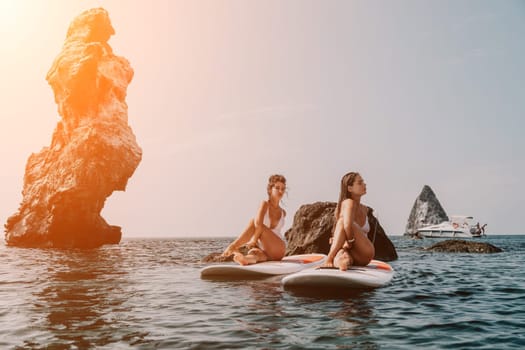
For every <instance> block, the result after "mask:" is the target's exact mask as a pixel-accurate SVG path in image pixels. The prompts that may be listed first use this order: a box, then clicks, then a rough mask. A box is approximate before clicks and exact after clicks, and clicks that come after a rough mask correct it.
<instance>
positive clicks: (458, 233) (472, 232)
mask: <svg viewBox="0 0 525 350" xmlns="http://www.w3.org/2000/svg"><path fill="white" fill-rule="evenodd" d="M472 219H473V217H472V216H459V215H457V216H451V217H450V221H444V222H442V223H440V224H437V225H430V226H425V227H421V228H419V229H418V230H417V231H416V236H421V237H434V238H440V237H443V238H456V237H457V238H471V237H481V236H484V235H485V234H484V233H483V232H482V230H481V228H480V227H479V223H478V224H476V225H472V224H471V220H472Z"/></svg>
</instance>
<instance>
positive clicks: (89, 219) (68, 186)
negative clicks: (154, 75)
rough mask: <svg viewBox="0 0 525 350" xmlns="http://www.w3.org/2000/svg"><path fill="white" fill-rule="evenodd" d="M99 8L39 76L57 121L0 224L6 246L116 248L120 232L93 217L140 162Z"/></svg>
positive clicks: (120, 61) (121, 68)
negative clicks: (9, 213)
mask: <svg viewBox="0 0 525 350" xmlns="http://www.w3.org/2000/svg"><path fill="white" fill-rule="evenodd" d="M113 34H114V29H113V27H112V26H111V23H110V20H109V16H108V13H107V12H106V10H104V9H102V8H96V9H91V10H88V11H85V12H83V13H82V14H80V15H79V16H78V17H77V18H75V19H74V20H73V22H72V23H71V25H70V27H69V30H68V32H67V36H66V40H65V43H64V46H63V48H62V51H61V52H60V53H59V55H58V56H57V58H56V59H55V61H54V63H53V65H52V67H51V69H50V70H49V72H48V74H47V81H48V83H49V84H50V85H51V87H52V89H53V92H54V94H55V101H56V103H57V105H58V112H59V114H60V115H61V117H62V118H61V120H60V121H59V122H58V124H57V126H56V129H55V131H54V133H53V137H52V140H51V145H50V146H49V147H44V148H43V149H42V150H41V151H40V152H39V153H36V154H32V155H31V156H30V157H29V159H28V161H27V165H26V169H25V177H24V189H23V192H22V194H23V199H22V203H21V204H20V207H19V209H18V212H17V213H15V214H14V215H12V216H11V217H10V218H9V219H8V220H7V223H6V224H5V231H6V234H5V239H6V243H7V244H8V245H11V246H25V247H82V248H84V247H98V246H100V245H103V244H106V243H118V242H119V241H120V238H121V228H120V227H118V226H111V225H109V224H108V223H106V221H105V220H104V219H103V218H102V217H101V216H100V212H101V210H102V208H103V207H104V203H105V200H106V198H107V197H108V196H110V195H111V193H112V192H113V191H124V190H125V189H126V185H127V181H128V179H129V178H130V177H131V176H132V175H133V173H134V171H135V169H136V168H137V166H138V164H139V163H140V160H141V158H142V150H141V149H140V147H139V146H138V144H137V142H136V140H135V135H134V134H133V132H132V130H131V128H130V127H129V126H128V117H127V105H126V101H125V98H126V90H127V86H128V84H129V83H130V82H131V79H132V77H133V70H132V68H131V66H130V64H129V62H128V61H127V60H126V59H125V58H123V57H119V56H115V55H114V54H113V51H112V49H111V47H110V46H109V45H108V43H107V41H108V39H109V37H110V36H111V35H113Z"/></svg>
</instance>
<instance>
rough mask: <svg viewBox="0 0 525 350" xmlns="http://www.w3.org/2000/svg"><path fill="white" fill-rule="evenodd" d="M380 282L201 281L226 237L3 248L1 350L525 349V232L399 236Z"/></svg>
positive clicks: (395, 239)
mask: <svg viewBox="0 0 525 350" xmlns="http://www.w3.org/2000/svg"><path fill="white" fill-rule="evenodd" d="M392 239H393V242H394V244H395V245H396V247H398V253H399V257H400V259H399V260H397V261H395V262H393V263H392V265H393V267H394V269H395V270H396V275H395V277H394V279H393V281H392V283H391V284H390V285H388V286H386V287H384V288H380V289H376V290H371V291H370V290H368V291H358V292H355V291H352V292H347V293H341V292H340V291H327V290H323V291H319V290H284V289H283V288H282V286H281V284H280V278H269V279H262V280H254V281H210V280H201V279H200V277H199V269H200V267H201V266H202V264H201V263H200V259H201V258H202V257H203V256H205V255H207V254H209V253H211V252H216V251H221V250H222V249H224V247H225V246H226V245H227V243H228V240H225V239H214V240H208V239H198V240H192V239H133V240H124V241H123V242H122V243H121V244H120V245H116V246H107V247H103V248H101V249H93V250H87V251H82V250H53V249H42V250H40V249H19V248H7V247H3V246H0V258H1V259H2V262H3V264H2V265H0V300H1V303H2V305H3V307H2V308H0V335H1V336H0V347H1V348H16V347H20V348H31V349H44V348H57V349H60V348H63V349H68V348H95V347H96V348H105V349H114V348H117V349H118V348H126V349H127V348H130V347H131V348H138V349H140V348H143V349H151V348H189V349H193V348H194V349H199V348H206V349H208V348H211V349H215V348H216V349H230V348H245V347H246V346H247V345H250V346H253V347H254V348H272V349H318V348H327V349H335V348H366V349H381V348H385V349H406V348H423V347H424V348H430V349H445V348H447V349H448V348H480V349H493V348H498V349H511V348H520V347H523V346H525V344H524V343H523V336H522V327H523V324H525V316H524V315H525V309H524V305H525V293H524V292H525V274H524V273H523V272H522V269H521V266H523V263H524V262H525V261H524V260H525V258H524V254H523V248H525V237H523V236H519V237H513V236H508V237H495V238H494V242H492V238H489V239H487V241H489V242H490V243H493V244H494V245H496V246H500V247H502V248H503V249H504V252H503V253H500V254H492V255H483V256H481V255H476V256H474V255H468V254H457V255H455V254H447V253H429V252H425V251H422V250H421V249H420V248H421V247H423V246H426V245H429V244H430V243H431V242H430V241H429V240H423V241H422V242H420V241H414V240H407V239H404V238H403V237H393V238H392Z"/></svg>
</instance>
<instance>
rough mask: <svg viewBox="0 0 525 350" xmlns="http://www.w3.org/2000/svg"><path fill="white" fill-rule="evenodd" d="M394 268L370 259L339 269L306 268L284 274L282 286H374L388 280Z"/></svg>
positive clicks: (381, 284) (392, 274)
mask: <svg viewBox="0 0 525 350" xmlns="http://www.w3.org/2000/svg"><path fill="white" fill-rule="evenodd" d="M392 277H394V269H392V266H390V265H389V264H387V263H385V262H383V261H379V260H372V261H371V262H370V263H369V264H368V265H367V266H353V267H352V268H350V269H348V270H346V271H340V270H339V269H314V268H312V269H307V270H303V271H300V272H297V273H293V274H291V275H289V276H286V277H284V278H283V280H282V284H283V286H284V287H342V288H376V287H381V286H383V285H385V284H387V283H389V282H390V280H391V279H392Z"/></svg>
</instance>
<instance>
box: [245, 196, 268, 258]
mask: <svg viewBox="0 0 525 350" xmlns="http://www.w3.org/2000/svg"><path fill="white" fill-rule="evenodd" d="M267 211H268V202H267V201H262V202H261V205H260V206H259V210H258V211H257V215H256V216H255V220H254V222H253V224H254V226H255V232H254V233H253V236H252V239H250V241H249V242H248V243H247V247H248V248H253V247H254V246H256V245H257V241H258V240H259V237H261V234H262V231H263V229H264V227H265V225H264V224H263V221H264V215H265V214H266V212H267Z"/></svg>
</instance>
